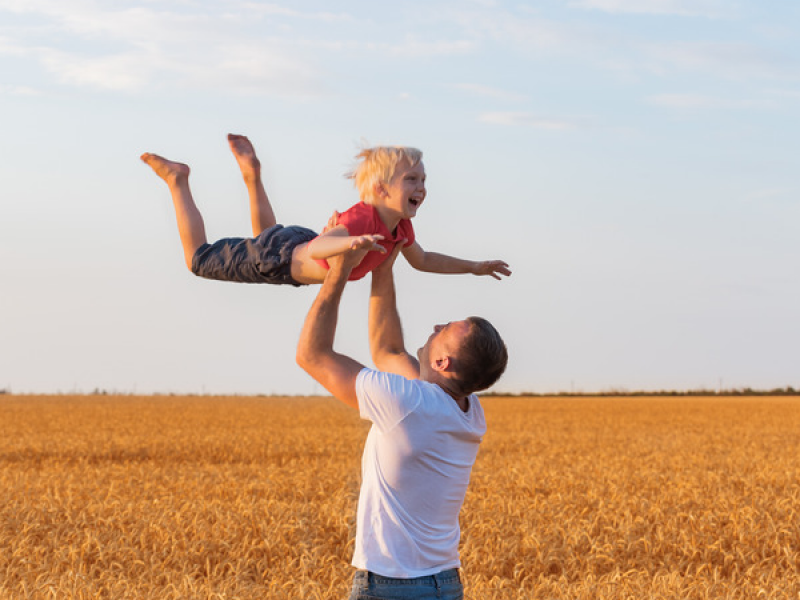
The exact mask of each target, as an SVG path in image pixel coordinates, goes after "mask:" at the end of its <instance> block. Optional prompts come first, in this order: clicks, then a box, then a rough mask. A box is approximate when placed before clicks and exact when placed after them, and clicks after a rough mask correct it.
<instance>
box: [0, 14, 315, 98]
mask: <svg viewBox="0 0 800 600" xmlns="http://www.w3.org/2000/svg"><path fill="white" fill-rule="evenodd" d="M128 6H130V7H126V6H125V4H124V3H115V4H114V5H112V6H111V7H109V5H108V4H102V3H99V2H92V1H89V0H85V1H81V0H62V1H59V2H53V1H49V0H30V1H27V0H26V2H18V1H15V0H0V13H1V12H2V11H3V10H4V9H5V10H7V11H12V12H27V13H34V14H36V15H38V17H40V24H39V25H38V26H37V27H38V29H37V31H38V32H40V33H41V32H45V33H46V35H39V36H34V35H30V32H28V34H22V33H20V32H15V33H14V34H12V35H15V37H14V38H11V37H8V35H7V36H6V37H5V38H0V54H6V55H15V56H20V57H33V58H34V59H35V60H36V61H38V62H39V64H40V65H41V66H42V68H43V69H44V70H45V72H47V73H49V74H50V75H51V76H52V77H53V78H54V80H55V81H57V82H58V83H62V84H69V85H75V86H84V87H90V88H94V89H106V90H117V91H136V90H141V89H144V88H145V87H147V86H153V85H168V86H175V85H178V86H183V87H189V88H192V89H208V88H209V87H216V88H218V87H219V86H226V87H227V88H228V89H229V90H230V91H234V92H236V91H238V92H244V93H263V94H275V95H283V96H306V95H308V94H316V93H319V92H320V91H321V90H322V89H323V86H322V84H321V83H320V82H319V81H318V73H317V71H316V70H315V69H314V68H312V67H311V66H310V65H309V64H308V63H307V62H305V61H304V60H303V59H302V58H301V57H300V56H299V53H298V52H297V51H296V48H293V47H292V46H293V44H295V43H296V42H295V40H294V39H286V40H279V39H277V38H275V37H270V36H267V35H264V32H263V30H260V31H258V34H259V35H255V32H254V31H253V30H252V29H251V30H249V31H248V29H247V27H243V26H242V25H241V21H242V20H247V18H249V17H250V16H252V15H247V14H239V15H238V19H239V21H240V22H234V23H233V24H231V23H230V22H227V21H226V20H225V19H224V18H223V17H220V16H219V15H213V14H209V13H199V12H198V13H195V14H191V13H189V14H187V13H183V12H179V11H178V10H177V9H179V8H180V7H179V6H177V5H176V3H175V2H171V3H163V4H162V3H159V4H158V5H157V7H158V8H150V7H148V6H142V5H141V3H134V5H130V4H129V5H128ZM237 6H238V7H240V8H243V9H246V8H247V6H249V3H240V4H239V5H237ZM253 6H257V5H253ZM269 6H272V5H265V6H259V8H260V9H261V10H262V12H263V11H264V10H266V9H268V8H269ZM225 7H226V8H228V9H230V8H231V6H230V5H226V6H225ZM234 8H235V7H234ZM290 12H291V11H290ZM34 33H35V32H34ZM37 37H38V38H39V39H37Z"/></svg>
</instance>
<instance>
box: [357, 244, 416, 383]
mask: <svg viewBox="0 0 800 600" xmlns="http://www.w3.org/2000/svg"><path fill="white" fill-rule="evenodd" d="M401 246H402V244H398V245H397V248H396V249H395V251H394V253H393V254H392V256H390V257H389V258H388V259H387V260H386V261H385V262H384V263H383V264H382V265H380V266H379V267H378V268H376V269H375V270H374V271H373V272H372V291H371V293H370V297H369V346H370V351H371V353H372V361H373V362H374V363H375V367H377V368H378V370H380V371H387V372H389V373H396V374H397V375H402V376H403V377H406V378H407V379H417V378H419V362H418V361H417V359H416V358H414V357H413V356H411V355H410V354H409V353H408V352H406V348H405V343H404V341H403V328H402V325H401V324H400V315H399V314H398V312H397V297H396V294H395V288H394V276H393V274H392V267H393V265H394V260H395V258H396V257H397V252H398V251H399V250H400V247H401Z"/></svg>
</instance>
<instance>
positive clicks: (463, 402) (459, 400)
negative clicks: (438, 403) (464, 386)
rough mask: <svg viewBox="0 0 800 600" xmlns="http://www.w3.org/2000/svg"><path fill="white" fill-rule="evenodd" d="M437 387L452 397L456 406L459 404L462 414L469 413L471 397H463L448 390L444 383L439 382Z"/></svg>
mask: <svg viewBox="0 0 800 600" xmlns="http://www.w3.org/2000/svg"><path fill="white" fill-rule="evenodd" d="M436 385H438V386H439V387H440V388H442V391H443V392H444V393H445V394H447V395H448V396H450V397H451V398H452V399H453V401H454V402H455V403H456V404H458V408H460V409H461V411H462V412H467V411H468V410H469V396H463V395H461V394H458V393H456V392H454V391H453V390H451V389H449V388H448V386H447V384H446V383H444V382H442V381H437V382H436Z"/></svg>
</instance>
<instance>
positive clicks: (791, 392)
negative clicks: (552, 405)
mask: <svg viewBox="0 0 800 600" xmlns="http://www.w3.org/2000/svg"><path fill="white" fill-rule="evenodd" d="M6 394H7V395H11V394H12V392H11V390H10V389H0V396H2V395H6ZM33 395H36V394H33ZM46 395H48V396H50V395H55V396H62V395H63V396H132V395H138V394H133V393H131V392H119V391H108V390H104V389H99V388H95V389H94V390H92V391H91V392H89V393H88V394H87V393H85V392H77V391H72V392H56V393H55V394H46ZM144 395H146V396H161V395H164V396H205V395H208V396H219V395H220V394H197V393H183V394H176V393H167V394H158V393H155V394H144ZM223 395H225V394H223ZM248 395H251V394H227V395H226V396H248ZM254 395H255V396H256V397H260V398H265V397H270V394H254ZM275 395H276V396H281V397H287V396H291V394H275ZM478 395H479V396H498V397H502V398H525V397H529V396H531V397H541V398H545V397H546V398H553V397H563V398H598V397H599V398H602V397H619V396H622V397H625V396H631V397H635V396H800V390H796V389H794V388H793V387H792V386H786V387H785V388H775V389H773V390H754V389H753V388H749V387H746V388H736V389H728V390H706V389H697V390H656V391H644V390H637V391H629V390H618V389H611V390H605V391H602V392H549V393H539V392H518V393H511V392H492V391H489V392H481V393H480V394H478ZM295 396H296V395H295ZM299 397H305V396H304V395H302V394H301V395H300V396H299Z"/></svg>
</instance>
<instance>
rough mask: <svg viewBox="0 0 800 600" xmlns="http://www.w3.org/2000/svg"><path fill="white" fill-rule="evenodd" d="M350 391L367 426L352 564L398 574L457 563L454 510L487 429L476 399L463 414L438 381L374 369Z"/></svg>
mask: <svg viewBox="0 0 800 600" xmlns="http://www.w3.org/2000/svg"><path fill="white" fill-rule="evenodd" d="M356 395H357V396H358V406H359V411H360V413H361V418H363V419H366V420H369V421H371V422H372V427H371V428H370V431H369V435H368V436H367V441H366V444H365V445H364V456H363V458H362V460H361V473H362V482H361V494H360V496H359V499H358V516H357V524H356V548H355V554H354V555H353V565H354V566H355V567H357V568H359V569H366V570H368V571H372V572H373V573H377V574H379V575H383V576H385V577H397V578H412V577H422V576H424V575H432V574H434V573H438V572H439V571H443V570H445V569H451V568H455V567H460V566H461V561H460V559H459V554H458V543H459V540H460V537H461V529H460V527H459V523H458V514H459V512H460V510H461V505H462V504H463V503H464V495H465V494H466V491H467V485H468V484H469V478H470V473H471V472H472V465H473V464H474V463H475V457H476V456H477V454H478V446H479V444H480V442H481V439H482V438H483V435H484V434H485V433H486V421H485V419H484V415H483V408H482V407H481V405H480V402H479V401H478V397H477V396H475V395H474V394H473V395H471V396H470V397H469V407H468V410H467V412H463V411H462V410H461V409H460V408H459V406H458V404H457V403H456V402H455V400H453V399H452V398H451V397H450V396H449V395H448V394H447V393H446V392H445V391H444V390H442V388H440V387H439V386H438V385H435V384H432V383H427V382H425V381H420V380H418V379H415V380H409V379H406V378H405V377H401V376H399V375H394V374H391V373H383V372H380V371H375V370H372V369H363V370H362V371H361V372H360V373H359V374H358V378H357V379H356Z"/></svg>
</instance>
